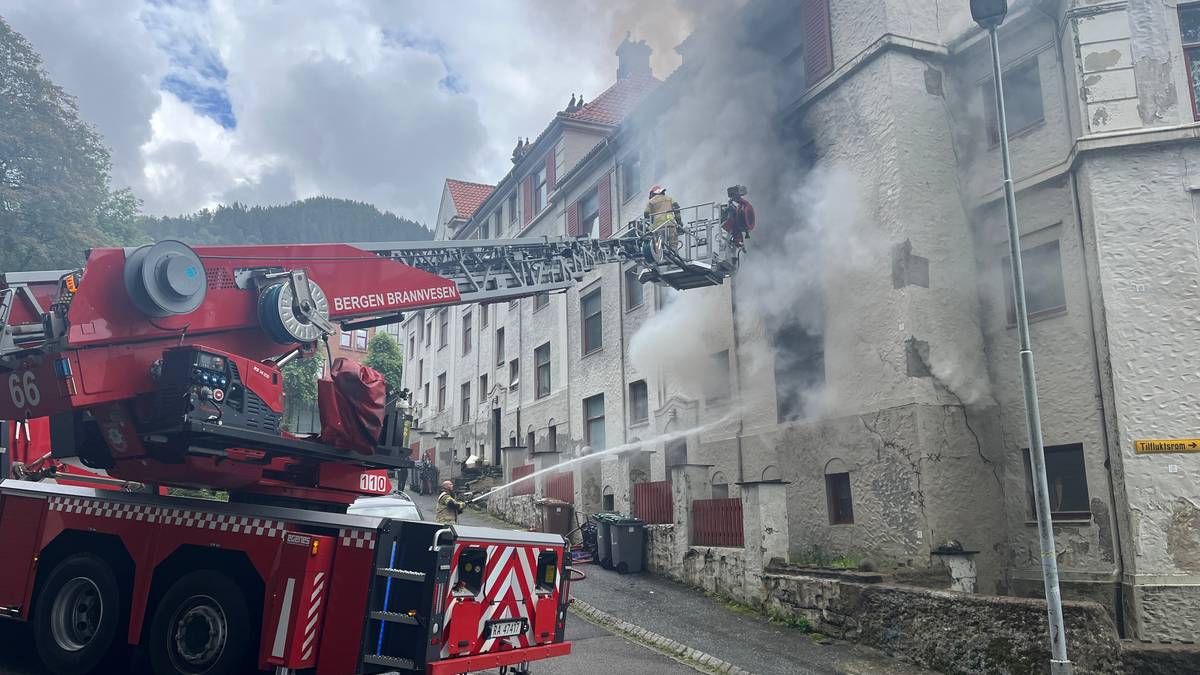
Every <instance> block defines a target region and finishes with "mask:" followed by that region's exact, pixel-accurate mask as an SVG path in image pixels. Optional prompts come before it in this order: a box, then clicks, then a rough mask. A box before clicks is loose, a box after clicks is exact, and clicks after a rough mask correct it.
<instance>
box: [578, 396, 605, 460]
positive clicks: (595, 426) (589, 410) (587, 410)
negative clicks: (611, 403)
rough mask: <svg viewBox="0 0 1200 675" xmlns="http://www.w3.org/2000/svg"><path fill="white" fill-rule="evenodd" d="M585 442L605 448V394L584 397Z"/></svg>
mask: <svg viewBox="0 0 1200 675" xmlns="http://www.w3.org/2000/svg"><path fill="white" fill-rule="evenodd" d="M583 442H584V443H586V444H587V445H589V446H591V448H592V449H593V450H603V449H604V447H605V446H604V394H596V395H595V396H592V397H590V398H585V399H583Z"/></svg>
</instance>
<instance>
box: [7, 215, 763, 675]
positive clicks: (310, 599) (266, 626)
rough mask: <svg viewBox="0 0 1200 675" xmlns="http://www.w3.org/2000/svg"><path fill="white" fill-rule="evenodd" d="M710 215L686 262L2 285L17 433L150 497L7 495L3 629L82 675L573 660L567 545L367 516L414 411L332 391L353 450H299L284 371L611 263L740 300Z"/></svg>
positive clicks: (230, 261) (279, 260)
mask: <svg viewBox="0 0 1200 675" xmlns="http://www.w3.org/2000/svg"><path fill="white" fill-rule="evenodd" d="M711 212H712V214H713V215H712V216H711V217H705V218H696V219H694V220H693V221H691V222H689V223H686V224H684V225H683V226H682V228H681V238H680V244H679V246H678V247H664V246H663V245H662V243H661V237H660V236H659V234H657V233H654V232H650V231H649V230H648V228H647V227H646V226H645V224H644V223H640V222H636V221H635V222H634V223H631V224H630V226H629V227H628V228H627V229H626V231H624V232H623V233H621V234H620V235H619V236H617V237H614V238H611V239H601V240H596V239H589V238H564V237H536V238H533V237H531V238H522V239H512V240H483V241H479V240H475V241H441V242H394V243H369V244H356V245H355V244H298V245H256V246H211V247H196V248H192V247H189V246H187V245H185V244H183V243H181V242H177V241H161V242H158V243H156V244H153V245H148V246H143V247H140V248H131V249H122V248H98V249H94V250H92V251H90V252H89V254H88V257H87V262H86V265H85V266H84V267H83V268H82V269H78V270H65V271H58V272H45V273H36V272H35V273H9V274H4V275H0V419H5V420H11V421H14V422H19V423H27V422H28V421H30V420H33V419H37V418H49V420H50V422H49V426H50V432H51V454H52V455H53V457H54V458H55V459H57V460H62V461H67V460H68V459H70V460H71V461H72V462H79V463H82V464H83V465H84V466H86V467H88V468H90V469H93V470H95V471H96V472H97V473H98V474H102V475H103V476H105V477H107V478H108V479H110V480H112V481H116V482H117V483H118V484H119V485H124V486H129V489H128V490H118V491H113V490H100V489H96V488H92V487H81V486H72V485H63V484H51V483H47V482H42V483H37V482H30V481H17V480H4V481H3V482H0V536H2V537H3V538H4V540H5V541H6V555H5V556H0V616H7V617H10V618H14V619H18V620H23V621H30V622H32V623H33V624H34V628H35V633H34V634H35V637H36V646H37V649H38V652H39V654H40V655H41V657H42V660H43V661H44V662H45V663H46V664H47V666H48V667H49V669H50V670H51V671H52V672H55V673H64V674H65V673H71V674H77V673H89V672H109V671H106V670H104V669H105V668H106V667H107V666H106V664H107V663H108V662H107V659H110V658H113V655H114V654H115V653H118V652H120V651H121V649H122V648H124V647H130V646H138V647H139V648H140V649H141V650H143V651H145V652H147V654H148V657H149V661H150V663H151V665H152V669H153V670H154V672H155V673H156V674H158V675H171V674H175V673H208V674H210V675H219V674H221V673H231V674H232V673H242V672H246V668H249V667H253V668H259V669H274V670H275V671H276V672H278V673H289V672H292V671H295V670H306V669H312V671H313V672H315V673H317V674H318V675H323V674H326V673H328V674H331V675H333V674H336V675H342V674H345V673H382V672H393V671H398V672H422V673H431V674H435V675H449V674H451V673H463V672H468V671H472V670H480V669H485V668H494V667H505V668H510V667H512V668H521V667H523V666H522V665H521V664H526V663H528V662H531V661H535V660H538V659H543V658H549V657H553V656H558V655H561V654H564V653H567V652H568V651H569V650H570V645H569V643H566V642H565V641H564V637H563V630H564V627H565V609H566V603H567V600H568V595H569V591H568V575H567V572H568V568H569V559H568V556H567V549H566V547H565V542H564V541H563V540H562V539H561V538H560V537H555V536H551V535H544V534H538V533H515V532H508V531H500V530H490V529H486V528H471V527H464V526H457V525H455V526H439V525H437V524H434V523H425V522H412V521H397V520H391V519H387V518H376V517H367V516H358V515H348V514H346V513H345V509H346V506H347V505H348V504H349V503H351V502H353V501H354V500H355V499H356V498H358V497H360V496H363V495H373V494H385V493H387V492H389V491H390V489H391V486H390V481H389V480H388V471H390V470H393V469H399V468H407V467H409V466H411V464H412V460H411V459H410V457H409V451H408V449H407V448H404V447H403V441H402V436H403V434H402V421H401V419H400V418H401V412H402V405H401V403H400V401H399V400H398V398H399V396H398V395H397V393H396V392H385V391H384V390H382V389H380V388H379V387H378V386H374V385H372V384H371V382H372V380H371V375H372V372H369V371H365V370H360V371H349V370H348V371H346V372H344V373H339V374H338V375H337V376H336V378H341V379H340V382H341V384H339V385H338V386H337V387H323V388H322V390H321V392H320V393H321V395H322V396H323V397H326V398H331V399H335V402H334V403H333V404H331V405H332V406H333V407H334V408H337V409H339V410H342V411H346V412H348V417H347V418H345V419H343V420H342V423H343V426H344V427H345V428H344V429H343V430H342V431H343V432H344V433H343V434H342V435H341V436H337V435H335V436H332V437H331V438H352V439H355V438H356V439H357V442H352V443H342V442H337V441H331V440H329V439H328V438H326V437H325V434H324V433H322V434H321V435H315V434H314V435H297V434H291V433H288V432H286V431H285V430H284V429H283V428H282V426H281V421H282V417H283V411H284V393H283V376H282V371H281V369H282V368H283V367H284V366H285V365H286V364H287V363H288V362H289V361H291V360H292V359H295V358H297V357H302V356H305V355H309V354H311V353H312V352H313V351H314V350H316V349H317V348H318V346H319V345H320V344H321V342H322V341H323V340H325V339H326V338H328V337H329V336H330V335H333V334H335V333H337V332H339V331H341V330H353V329H356V328H362V327H367V326H372V325H383V324H388V323H394V322H396V321H399V320H400V318H401V317H402V315H403V313H404V312H408V311H413V310H419V309H427V308H433V307H446V306H453V305H459V304H464V303H474V302H499V301H503V300H513V299H517V298H521V297H528V296H532V295H535V294H539V293H547V292H554V291H561V290H565V289H566V288H569V287H570V286H571V285H573V284H575V283H577V282H578V281H579V280H580V279H581V278H582V277H583V275H584V274H586V273H587V272H588V271H589V270H592V269H595V268H596V267H598V266H600V265H605V264H618V263H627V264H633V265H636V266H638V267H639V268H641V270H642V272H643V275H644V277H645V278H647V279H650V280H654V281H656V282H658V283H663V284H667V285H672V286H674V287H676V288H684V289H686V288H696V287H701V286H712V285H716V284H719V283H721V282H722V281H723V279H724V278H726V277H727V276H728V275H730V274H732V273H733V271H734V270H735V269H736V266H737V258H738V253H739V251H738V250H737V249H736V248H735V247H731V246H730V245H729V243H728V237H727V236H725V235H724V234H723V233H722V231H721V230H720V222H721V219H720V212H721V208H720V207H716V206H713V207H711ZM647 251H652V253H651V254H650V255H649V256H647V253H646V252H647ZM356 373H357V374H356ZM374 375H377V374H374ZM139 486H140V488H139ZM160 486H177V487H184V488H204V489H209V490H220V491H223V492H225V493H226V494H227V495H228V501H213V500H196V499H186V498H178V497H171V496H165V495H163V494H161V490H160ZM110 487H111V486H110ZM496 579H499V580H501V581H503V583H496V584H492V585H489V583H488V580H496ZM103 607H108V608H109V611H102V609H101V608H103ZM115 607H121V608H125V609H126V610H127V611H121V612H116V611H112V609H113V608H115Z"/></svg>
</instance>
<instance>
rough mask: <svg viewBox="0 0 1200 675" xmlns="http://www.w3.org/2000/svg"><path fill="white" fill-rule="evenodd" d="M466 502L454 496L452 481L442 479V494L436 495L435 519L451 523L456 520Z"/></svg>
mask: <svg viewBox="0 0 1200 675" xmlns="http://www.w3.org/2000/svg"><path fill="white" fill-rule="evenodd" d="M466 508H467V503H466V502H463V501H459V500H458V499H455V498H454V483H453V482H451V481H448V480H446V481H442V494H440V495H438V499H437V513H436V514H435V519H436V520H437V521H438V522H439V523H443V524H447V525H448V524H451V523H457V522H458V514H460V513H462V512H463V511H465V510H466Z"/></svg>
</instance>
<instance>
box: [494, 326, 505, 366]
mask: <svg viewBox="0 0 1200 675" xmlns="http://www.w3.org/2000/svg"><path fill="white" fill-rule="evenodd" d="M495 351H496V365H497V366H503V365H504V329H503V328H497V329H496V349H495Z"/></svg>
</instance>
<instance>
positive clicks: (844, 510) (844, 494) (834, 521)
mask: <svg viewBox="0 0 1200 675" xmlns="http://www.w3.org/2000/svg"><path fill="white" fill-rule="evenodd" d="M825 498H826V500H827V502H828V505H829V524H830V525H849V524H851V523H853V522H854V500H853V498H852V497H851V495H850V474H848V473H828V474H825Z"/></svg>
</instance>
